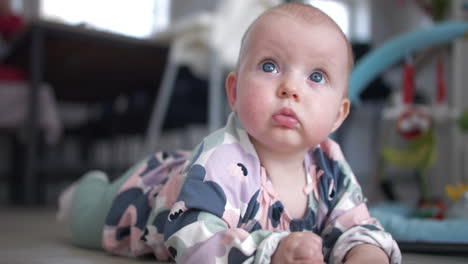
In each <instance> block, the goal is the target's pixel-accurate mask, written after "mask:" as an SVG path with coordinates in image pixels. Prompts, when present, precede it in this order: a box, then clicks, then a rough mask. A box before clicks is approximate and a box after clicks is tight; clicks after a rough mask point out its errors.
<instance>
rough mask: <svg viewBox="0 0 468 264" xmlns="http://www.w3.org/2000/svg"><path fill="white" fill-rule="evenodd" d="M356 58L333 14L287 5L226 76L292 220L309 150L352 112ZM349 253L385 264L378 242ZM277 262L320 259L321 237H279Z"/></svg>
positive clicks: (262, 22)
mask: <svg viewBox="0 0 468 264" xmlns="http://www.w3.org/2000/svg"><path fill="white" fill-rule="evenodd" d="M352 63H353V62H352V54H351V50H350V45H349V43H348V41H347V40H346V38H345V37H344V35H343V33H342V31H341V30H340V29H339V27H338V26H337V25H336V24H335V23H334V22H333V21H332V20H331V19H330V18H329V17H328V16H326V15H325V14H324V13H322V12H321V11H319V10H317V9H315V8H313V7H311V6H306V5H302V4H287V5H281V6H279V7H276V8H273V9H270V10H269V11H267V12H266V13H265V14H263V15H262V16H260V17H259V18H258V19H257V20H256V21H255V22H254V23H253V25H252V26H251V27H250V28H249V29H248V31H247V33H246V35H245V36H244V38H243V42H242V47H241V52H240V55H239V62H238V65H237V71H236V72H231V73H230V74H229V75H228V77H227V79H226V93H227V96H228V100H229V104H230V106H231V108H232V110H233V111H235V112H236V113H237V115H238V116H239V119H240V121H241V123H242V124H243V126H244V128H245V129H246V131H247V133H248V134H249V136H250V140H251V142H252V144H253V145H254V146H255V149H256V151H257V154H258V156H259V158H260V161H261V163H262V166H263V167H264V168H265V169H266V171H267V174H268V177H269V179H270V180H271V182H272V184H273V186H274V188H275V190H276V191H277V193H278V194H279V196H280V197H281V201H282V203H283V204H284V206H285V213H287V214H289V215H290V216H291V217H292V218H302V217H303V216H304V213H305V210H306V208H307V202H308V200H307V196H306V195H305V194H304V193H303V191H302V190H303V188H304V186H305V185H306V173H305V170H304V165H303V160H304V155H305V153H306V151H307V150H309V149H310V148H311V147H314V146H317V145H318V144H319V143H321V142H323V141H324V140H325V139H326V138H327V137H328V136H329V134H330V133H332V132H333V131H335V130H336V129H337V128H338V127H339V126H340V125H341V124H342V122H343V121H344V120H345V119H346V117H347V115H348V113H349V108H350V101H349V99H348V97H347V95H346V94H347V86H348V79H349V74H350V71H351V68H352ZM285 175H287V177H285ZM369 251H370V253H369ZM379 251H380V252H379ZM350 252H352V254H351V253H350V255H349V257H348V259H347V260H348V263H357V262H355V260H363V258H362V256H363V255H366V254H367V255H369V254H370V255H372V256H374V255H375V256H376V258H371V259H372V261H374V262H359V263H388V258H387V257H386V255H384V254H383V258H382V254H380V253H383V251H382V250H380V249H379V248H377V247H374V246H371V247H367V246H366V247H363V246H359V247H356V248H355V249H353V250H352V251H350ZM373 253H375V254H373ZM382 259H383V260H382ZM379 260H382V261H379ZM385 260H386V261H387V262H385ZM272 263H323V255H322V240H321V238H320V237H319V236H318V235H316V234H314V233H311V232H310V233H309V232H307V233H292V234H290V235H289V236H287V237H286V238H285V239H284V240H283V241H281V242H280V244H279V246H278V248H277V249H276V252H275V254H274V255H273V256H272Z"/></svg>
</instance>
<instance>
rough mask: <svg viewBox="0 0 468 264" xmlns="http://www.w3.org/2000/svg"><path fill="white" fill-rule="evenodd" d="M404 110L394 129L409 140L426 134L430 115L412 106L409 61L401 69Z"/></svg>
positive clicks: (411, 71) (429, 123)
mask: <svg viewBox="0 0 468 264" xmlns="http://www.w3.org/2000/svg"><path fill="white" fill-rule="evenodd" d="M402 96H403V98H402V101H403V105H404V108H403V110H402V112H401V113H400V115H399V117H398V119H397V123H396V128H397V131H398V133H399V134H400V135H401V136H402V137H403V138H405V139H407V140H411V139H415V138H416V137H419V136H421V135H422V134H423V133H426V132H427V131H428V130H429V129H430V127H431V123H432V121H431V118H430V115H429V114H428V113H427V112H426V111H425V110H424V109H423V108H421V107H416V106H415V105H414V104H413V100H414V65H413V61H412V60H411V59H407V60H406V61H405V64H404V68H403V93H402Z"/></svg>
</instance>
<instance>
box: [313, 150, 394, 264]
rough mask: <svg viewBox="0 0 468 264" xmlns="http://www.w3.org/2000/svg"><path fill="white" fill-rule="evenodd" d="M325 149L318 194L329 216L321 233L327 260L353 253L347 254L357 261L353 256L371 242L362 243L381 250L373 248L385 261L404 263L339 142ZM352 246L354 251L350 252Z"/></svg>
mask: <svg viewBox="0 0 468 264" xmlns="http://www.w3.org/2000/svg"><path fill="white" fill-rule="evenodd" d="M323 150H324V151H323V153H318V154H316V156H318V159H317V163H318V165H319V167H320V168H321V169H322V170H323V171H324V172H325V173H324V174H323V175H322V176H321V177H320V179H319V180H318V185H319V194H318V195H319V197H320V198H321V199H320V203H321V204H322V206H320V207H319V208H326V211H324V212H318V213H319V214H322V215H325V216H326V217H325V220H324V222H323V223H321V226H322V227H321V233H320V235H321V236H322V238H323V245H324V254H325V260H326V261H328V262H329V263H343V262H344V259H345V257H346V256H347V254H348V253H350V254H351V255H349V256H348V258H350V259H349V260H352V261H353V262H350V263H354V258H360V257H361V256H362V255H364V254H361V250H363V249H361V248H364V249H366V250H365V251H367V248H368V246H367V245H366V246H364V245H363V244H369V245H373V246H374V247H376V248H380V250H381V251H378V250H376V251H373V250H371V252H379V253H380V252H384V253H385V255H386V258H387V259H386V260H385V261H384V262H382V263H388V262H391V263H392V264H396V263H401V253H400V250H399V248H398V245H397V244H396V242H395V241H394V240H393V238H392V236H391V235H390V234H389V233H387V232H385V231H384V229H383V228H382V226H381V225H380V223H379V222H378V221H377V220H376V219H374V218H372V217H371V216H370V215H369V211H368V209H367V205H366V202H365V199H364V197H363V194H362V190H361V187H360V185H359V183H358V182H357V180H356V177H355V176H354V174H353V172H352V171H351V168H350V167H349V165H348V163H347V162H346V160H345V159H344V157H343V154H342V153H341V150H340V149H339V147H338V146H337V145H336V143H334V144H330V142H327V144H326V145H323ZM319 154H323V155H321V156H319ZM361 245H362V246H361ZM371 248H373V247H371ZM353 249H355V251H354V253H352V252H351V250H353ZM363 252H364V251H363ZM357 253H359V254H357ZM354 254H356V257H354V256H353V255H354ZM358 256H359V257H358ZM369 257H370V256H369ZM372 263H380V262H372Z"/></svg>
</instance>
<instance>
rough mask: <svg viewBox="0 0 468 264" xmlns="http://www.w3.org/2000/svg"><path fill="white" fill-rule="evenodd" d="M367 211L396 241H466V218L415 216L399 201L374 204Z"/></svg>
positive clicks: (467, 226) (467, 237)
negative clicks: (437, 218)
mask: <svg viewBox="0 0 468 264" xmlns="http://www.w3.org/2000/svg"><path fill="white" fill-rule="evenodd" d="M369 211H370V213H371V215H372V216H373V217H375V218H377V219H378V220H379V221H380V223H381V224H382V225H383V227H384V228H385V230H386V231H387V232H389V233H391V234H392V236H393V237H394V239H395V240H397V241H408V242H439V243H468V220H466V219H444V220H436V219H422V218H416V217H413V216H412V213H413V208H411V207H410V206H408V205H404V204H399V203H386V204H380V205H376V206H373V207H370V208H369Z"/></svg>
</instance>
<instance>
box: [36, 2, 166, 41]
mask: <svg viewBox="0 0 468 264" xmlns="http://www.w3.org/2000/svg"><path fill="white" fill-rule="evenodd" d="M169 15H170V0H138V1H130V0H98V1H97V0H67V1H64V0H41V4H40V16H41V18H42V19H45V20H52V21H58V22H62V23H66V24H72V25H85V26H87V27H91V28H94V29H97V30H103V31H108V32H112V33H118V34H123V35H127V36H131V37H137V38H145V37H149V36H151V35H152V34H154V33H155V32H158V31H161V30H163V29H164V28H166V27H167V26H168V24H169V19H170V17H169Z"/></svg>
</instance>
